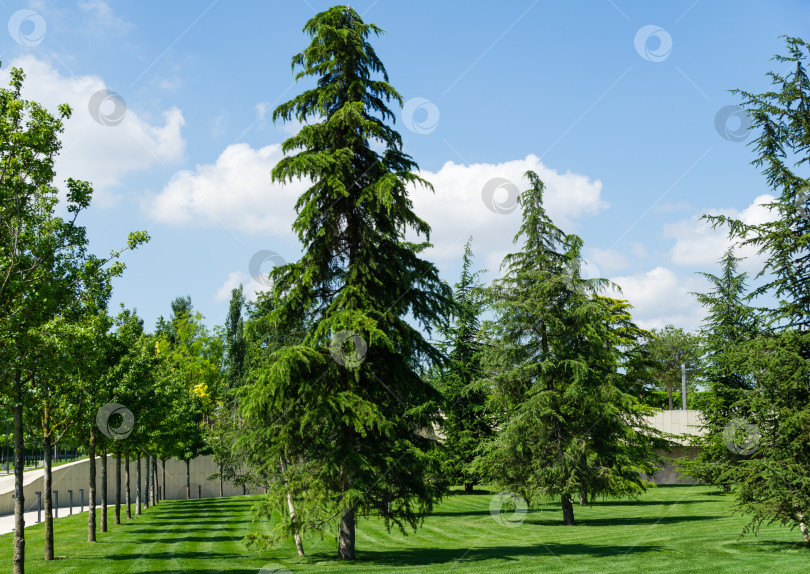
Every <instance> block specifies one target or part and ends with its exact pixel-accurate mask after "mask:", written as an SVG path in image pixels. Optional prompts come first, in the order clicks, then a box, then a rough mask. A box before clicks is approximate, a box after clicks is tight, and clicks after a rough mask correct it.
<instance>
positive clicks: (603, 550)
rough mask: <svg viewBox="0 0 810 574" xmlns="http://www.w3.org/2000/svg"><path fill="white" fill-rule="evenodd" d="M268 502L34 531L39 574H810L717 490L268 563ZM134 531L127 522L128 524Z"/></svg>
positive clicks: (444, 506) (6, 546)
mask: <svg viewBox="0 0 810 574" xmlns="http://www.w3.org/2000/svg"><path fill="white" fill-rule="evenodd" d="M257 498H258V497H251V496H247V497H242V496H235V497H226V498H209V499H201V500H199V499H195V500H188V501H164V502H162V503H160V504H159V505H158V506H156V507H154V508H150V509H149V510H147V511H146V514H144V515H143V516H140V517H133V519H132V520H130V521H126V520H124V522H125V523H124V524H121V525H118V526H116V525H114V524H112V515H111V516H110V527H109V532H107V533H99V535H98V539H99V542H98V543H96V544H90V543H88V542H86V538H87V514H86V513H85V514H82V515H74V516H72V517H67V518H62V519H59V520H57V521H56V554H57V556H61V557H64V559H63V560H58V561H54V562H51V563H45V562H44V561H43V560H42V548H43V540H42V535H43V530H42V525H41V524H38V525H35V526H32V527H30V528H28V529H27V530H26V534H27V543H26V554H27V560H26V571H27V572H76V573H79V572H81V573H85V572H93V573H96V572H98V573H119V572H121V573H123V572H139V573H148V572H175V573H178V574H179V573H181V572H191V573H195V572H196V573H199V572H210V573H213V572H231V573H245V574H247V573H252V574H257V573H258V572H259V570H260V569H261V568H262V567H263V566H266V565H268V564H276V565H283V566H284V567H286V568H288V569H289V570H290V571H292V572H309V573H314V572H329V573H333V572H367V573H372V572H373V573H378V572H381V573H386V572H394V571H395V570H396V571H397V572H414V573H416V572H419V573H428V574H430V573H437V574H438V573H441V574H445V573H448V572H449V573H454V574H455V573H490V572H491V573H495V572H516V573H520V572H667V573H672V572H711V573H712V574H716V573H720V572H734V573H740V572H807V571H808V564H810V549H808V548H806V547H805V545H804V544H802V543H801V536H800V534H799V533H798V531H796V530H794V531H791V530H789V529H788V528H777V527H769V528H764V529H762V530H761V531H760V533H759V535H758V536H757V537H754V536H746V537H744V538H742V539H739V534H740V531H741V529H742V526H743V525H744V523H745V518H744V517H741V516H732V515H731V512H730V511H731V502H732V500H731V498H730V497H729V496H725V495H721V494H717V493H716V492H715V491H714V490H713V489H711V488H707V487H700V486H693V487H661V488H658V489H655V490H651V491H649V492H648V493H647V494H645V495H644V496H642V497H641V498H640V499H639V500H638V501H632V500H610V501H600V502H597V503H595V504H594V505H593V506H592V507H581V506H576V507H575V513H576V518H577V521H578V523H579V524H578V525H577V526H575V527H566V526H563V525H562V524H561V510H560V505H559V503H558V502H549V503H547V504H543V505H541V507H540V508H538V509H532V510H530V511H529V512H528V513H527V514H526V515H525V517H524V518H525V520H523V521H522V523H520V524H517V525H516V524H510V525H503V524H501V523H499V522H497V521H496V520H495V519H493V517H492V515H491V514H490V510H489V508H490V501H491V500H492V494H490V493H488V492H486V491H481V492H477V493H476V494H472V495H460V494H456V495H453V496H450V497H447V498H446V499H445V500H444V501H443V502H442V503H441V504H439V505H438V506H437V507H436V510H435V512H434V513H433V514H432V515H431V516H429V517H428V518H427V519H426V520H425V523H424V526H423V527H422V528H421V529H420V530H419V531H418V532H417V533H416V534H410V535H408V536H403V535H402V534H400V533H399V532H396V531H394V532H391V533H390V534H389V533H388V532H386V530H385V528H384V526H383V525H382V523H381V522H380V521H378V520H376V519H373V520H364V521H361V522H360V523H359V527H358V532H357V553H358V560H357V562H355V563H351V564H347V563H343V562H339V561H337V560H335V558H334V556H335V554H336V543H335V540H334V537H333V536H330V535H327V536H325V537H324V538H323V539H321V538H320V537H319V536H317V535H311V536H307V537H305V540H304V544H305V546H306V550H307V553H308V556H307V557H306V558H298V557H297V556H296V553H295V549H294V546H293V544H292V542H289V543H287V544H285V545H284V546H283V547H281V548H277V549H274V550H271V551H268V552H266V553H263V554H256V553H254V552H251V551H250V550H248V549H247V548H246V547H245V545H244V544H243V543H242V538H243V536H244V535H245V534H247V533H248V532H250V531H251V529H253V528H259V527H261V526H262V525H257V524H252V523H251V514H250V507H251V505H252V504H253V502H254V501H255V500H256V499H257ZM122 520H123V519H122ZM263 527H264V528H265V529H266V528H267V527H266V525H265V526H263ZM10 569H11V535H10V534H8V535H5V536H3V537H2V546H0V571H4V572H5V571H10Z"/></svg>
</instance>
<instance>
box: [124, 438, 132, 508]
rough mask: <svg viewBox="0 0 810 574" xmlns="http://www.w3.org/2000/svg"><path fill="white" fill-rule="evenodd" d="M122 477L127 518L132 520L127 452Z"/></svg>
mask: <svg viewBox="0 0 810 574" xmlns="http://www.w3.org/2000/svg"><path fill="white" fill-rule="evenodd" d="M124 477H125V479H124V484H125V485H126V492H125V494H124V499H125V500H126V504H127V518H132V499H131V496H130V494H129V487H130V484H129V452H127V454H126V457H125V458H124Z"/></svg>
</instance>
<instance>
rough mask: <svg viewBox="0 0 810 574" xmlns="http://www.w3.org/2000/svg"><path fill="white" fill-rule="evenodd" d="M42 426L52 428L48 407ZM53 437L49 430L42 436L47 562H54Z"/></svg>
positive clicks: (46, 407)
mask: <svg viewBox="0 0 810 574" xmlns="http://www.w3.org/2000/svg"><path fill="white" fill-rule="evenodd" d="M42 426H43V427H46V428H47V427H48V426H50V420H49V413H48V406H47V405H46V406H45V409H44V413H43V417H42ZM51 451H52V448H51V435H50V434H48V432H47V430H46V431H45V432H44V433H43V436H42V452H43V453H44V455H45V456H44V458H43V461H42V471H43V477H42V510H43V511H45V560H53V498H52V496H53V493H52V490H51V489H52V488H53V482H52V480H53V476H52V475H51V464H52V462H53V461H52V459H51V454H52V452H51Z"/></svg>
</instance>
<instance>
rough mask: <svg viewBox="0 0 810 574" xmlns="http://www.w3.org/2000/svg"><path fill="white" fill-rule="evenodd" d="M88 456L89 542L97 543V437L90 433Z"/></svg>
mask: <svg viewBox="0 0 810 574" xmlns="http://www.w3.org/2000/svg"><path fill="white" fill-rule="evenodd" d="M87 456H88V457H89V463H90V465H89V466H90V490H89V493H88V494H89V498H88V500H87V541H88V542H95V541H96V437H95V435H94V434H93V431H92V430H91V431H90V442H89V443H88V445H87Z"/></svg>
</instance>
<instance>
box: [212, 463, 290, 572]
mask: <svg viewBox="0 0 810 574" xmlns="http://www.w3.org/2000/svg"><path fill="white" fill-rule="evenodd" d="M219 496H220V497H222V496H225V490H224V486H223V484H222V465H221V464H220V465H219ZM299 556H303V554H301V553H300V552H299Z"/></svg>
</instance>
